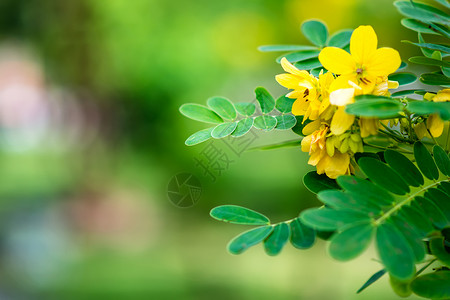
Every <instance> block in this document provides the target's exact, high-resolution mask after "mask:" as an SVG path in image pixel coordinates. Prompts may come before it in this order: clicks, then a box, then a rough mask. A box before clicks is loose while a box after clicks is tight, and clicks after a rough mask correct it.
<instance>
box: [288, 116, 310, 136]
mask: <svg viewBox="0 0 450 300" xmlns="http://www.w3.org/2000/svg"><path fill="white" fill-rule="evenodd" d="M295 119H296V120H297V123H296V124H295V126H294V127H292V131H293V132H294V133H296V134H298V135H300V136H303V132H302V131H303V127H305V126H306V125H308V124H309V123H311V120H306V121H305V122H303V116H295Z"/></svg>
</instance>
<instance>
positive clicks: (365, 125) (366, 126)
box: [359, 118, 380, 138]
mask: <svg viewBox="0 0 450 300" xmlns="http://www.w3.org/2000/svg"><path fill="white" fill-rule="evenodd" d="M379 125H380V121H379V120H378V119H377V118H360V119H359V128H360V131H361V137H362V138H366V137H368V136H370V135H376V134H377V133H378V127H379Z"/></svg>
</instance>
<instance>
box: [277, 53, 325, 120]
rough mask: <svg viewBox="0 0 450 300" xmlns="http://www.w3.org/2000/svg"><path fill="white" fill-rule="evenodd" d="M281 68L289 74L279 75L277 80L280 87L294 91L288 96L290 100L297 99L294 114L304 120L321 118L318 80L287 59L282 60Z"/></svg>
mask: <svg viewBox="0 0 450 300" xmlns="http://www.w3.org/2000/svg"><path fill="white" fill-rule="evenodd" d="M281 66H282V67H283V69H284V70H285V71H286V72H287V74H286V73H285V74H279V75H277V76H276V77H275V79H276V80H277V82H278V83H279V84H280V85H282V86H284V87H285V88H288V89H291V90H293V91H292V92H290V93H288V94H287V95H286V97H288V98H292V99H297V100H296V101H295V102H294V104H293V105H292V113H293V114H294V115H297V116H304V118H303V120H306V119H308V118H309V119H311V120H316V119H317V118H318V117H319V111H320V105H321V103H320V101H319V93H318V90H317V88H318V85H319V82H318V80H317V78H315V77H314V76H312V75H311V74H309V73H308V72H307V71H305V70H299V69H297V68H296V67H294V66H293V65H292V64H291V63H290V62H289V61H288V60H287V59H286V58H285V57H283V58H282V59H281Z"/></svg>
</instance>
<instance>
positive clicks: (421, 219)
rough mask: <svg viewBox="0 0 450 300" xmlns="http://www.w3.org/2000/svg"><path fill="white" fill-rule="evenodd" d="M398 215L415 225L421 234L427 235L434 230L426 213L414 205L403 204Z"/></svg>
mask: <svg viewBox="0 0 450 300" xmlns="http://www.w3.org/2000/svg"><path fill="white" fill-rule="evenodd" d="M397 217H399V218H401V219H403V220H404V221H405V222H406V223H408V224H410V225H411V226H413V227H414V228H415V229H416V230H417V232H419V233H420V235H421V236H427V235H428V234H429V233H431V232H433V231H434V228H433V225H432V224H431V221H429V220H428V219H427V217H426V216H425V215H424V213H423V212H422V211H421V210H418V209H416V208H414V207H412V206H403V207H402V209H401V210H400V211H399V213H398V215H397Z"/></svg>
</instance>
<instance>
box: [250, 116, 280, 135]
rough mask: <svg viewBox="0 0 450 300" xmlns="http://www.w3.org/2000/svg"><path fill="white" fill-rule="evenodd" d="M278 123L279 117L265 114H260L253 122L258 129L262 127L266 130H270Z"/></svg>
mask: <svg viewBox="0 0 450 300" xmlns="http://www.w3.org/2000/svg"><path fill="white" fill-rule="evenodd" d="M276 125H277V119H276V118H275V117H272V116H268V115H264V116H258V117H256V118H255V120H254V122H253V126H254V127H255V128H257V129H262V130H265V131H270V130H272V129H274V128H275V126H276Z"/></svg>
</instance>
